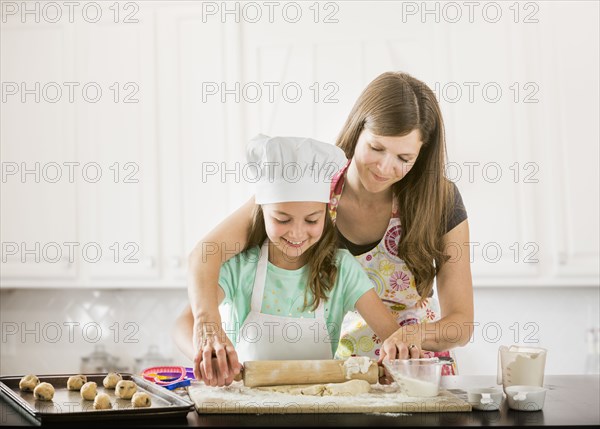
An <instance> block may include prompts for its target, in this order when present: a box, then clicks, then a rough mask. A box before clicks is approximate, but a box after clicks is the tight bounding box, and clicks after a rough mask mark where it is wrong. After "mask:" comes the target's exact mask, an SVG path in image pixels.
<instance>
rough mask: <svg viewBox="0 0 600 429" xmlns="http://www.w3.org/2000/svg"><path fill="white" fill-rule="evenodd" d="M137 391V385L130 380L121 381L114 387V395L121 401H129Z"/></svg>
mask: <svg viewBox="0 0 600 429" xmlns="http://www.w3.org/2000/svg"><path fill="white" fill-rule="evenodd" d="M136 391H137V384H135V382H134V381H131V380H121V381H119V382H118V383H117V386H116V387H115V395H116V396H117V398H121V399H131V397H132V396H133V394H134V393H135V392H136Z"/></svg>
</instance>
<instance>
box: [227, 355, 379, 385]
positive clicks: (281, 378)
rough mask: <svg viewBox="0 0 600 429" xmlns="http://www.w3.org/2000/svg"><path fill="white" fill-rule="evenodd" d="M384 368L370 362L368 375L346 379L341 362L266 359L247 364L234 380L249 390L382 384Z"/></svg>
mask: <svg viewBox="0 0 600 429" xmlns="http://www.w3.org/2000/svg"><path fill="white" fill-rule="evenodd" d="M382 375H383V368H380V367H379V366H378V365H377V362H376V361H373V360H372V361H371V366H369V370H368V372H366V373H360V372H359V373H354V374H351V375H350V378H346V369H345V368H344V361H342V360H335V359H331V360H263V361H246V362H244V368H243V370H242V372H241V373H240V375H238V376H236V378H235V380H237V381H240V380H243V381H244V386H246V387H260V386H282V385H285V384H320V383H343V382H345V381H348V380H366V381H368V382H369V383H371V384H375V383H377V382H378V381H379V377H380V376H382Z"/></svg>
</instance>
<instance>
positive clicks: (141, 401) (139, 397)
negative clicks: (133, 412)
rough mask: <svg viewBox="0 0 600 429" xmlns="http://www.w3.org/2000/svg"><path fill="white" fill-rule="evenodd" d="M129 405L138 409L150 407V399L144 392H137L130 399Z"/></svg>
mask: <svg viewBox="0 0 600 429" xmlns="http://www.w3.org/2000/svg"><path fill="white" fill-rule="evenodd" d="M131 405H132V406H134V407H136V408H138V407H150V406H151V405H152V399H150V395H148V394H147V393H146V392H137V393H135V394H134V395H133V396H132V397H131Z"/></svg>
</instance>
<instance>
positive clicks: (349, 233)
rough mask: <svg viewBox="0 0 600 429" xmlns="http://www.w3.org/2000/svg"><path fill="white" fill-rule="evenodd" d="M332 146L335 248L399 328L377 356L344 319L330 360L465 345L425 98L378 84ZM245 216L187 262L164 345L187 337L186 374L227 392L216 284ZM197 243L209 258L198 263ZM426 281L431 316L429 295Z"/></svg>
mask: <svg viewBox="0 0 600 429" xmlns="http://www.w3.org/2000/svg"><path fill="white" fill-rule="evenodd" d="M337 146H339V147H341V148H342V149H343V150H344V152H345V153H346V156H347V157H348V158H349V159H350V161H349V163H348V165H347V166H346V167H345V168H344V169H342V171H341V173H340V174H338V175H337V177H336V178H335V180H334V183H332V199H331V201H330V214H331V216H332V219H333V220H334V221H335V224H336V228H337V230H338V233H339V238H340V243H342V245H343V246H345V247H346V248H348V250H350V252H351V253H352V254H353V255H354V256H355V257H356V258H357V259H358V261H359V262H361V264H362V265H363V267H364V268H365V270H366V271H367V274H368V275H369V276H370V278H371V280H372V281H373V282H374V283H375V289H376V291H377V292H378V294H379V296H380V297H381V298H382V300H384V302H385V303H387V304H388V307H389V308H390V311H392V313H393V314H394V315H395V316H396V318H397V321H398V324H399V325H400V328H399V329H398V330H397V331H396V332H395V333H394V334H393V335H391V336H390V337H389V338H387V339H386V340H385V341H384V342H383V343H382V344H381V345H379V344H378V342H380V340H379V339H378V338H377V336H375V335H374V334H371V333H370V332H369V331H368V328H367V327H366V326H365V324H364V322H362V320H361V319H359V318H357V317H355V318H354V319H350V320H349V321H348V322H347V323H346V322H345V323H344V327H343V329H342V335H343V337H342V339H341V340H340V348H339V350H338V355H340V356H344V355H347V354H348V353H349V352H352V351H354V353H356V354H361V355H363V354H364V355H372V356H377V355H379V358H380V359H383V358H384V357H386V356H387V357H390V358H394V357H399V358H407V357H411V358H416V357H419V356H422V355H423V353H424V350H428V351H432V352H442V351H447V350H449V349H451V348H454V347H457V346H462V345H465V344H466V343H467V342H468V341H469V339H470V337H471V333H472V329H471V327H472V326H473V290H472V280H471V271H470V263H469V258H468V256H467V255H469V248H468V242H469V227H468V221H467V219H466V211H465V210H464V207H463V205H462V200H461V198H460V195H459V193H458V190H457V189H456V188H455V186H454V185H453V184H452V183H451V182H449V181H448V180H447V179H445V177H444V165H445V141H444V126H443V120H442V115H441V112H440V109H439V106H438V103H437V100H436V99H435V95H434V94H433V92H432V91H431V90H430V89H429V88H428V87H427V86H426V85H425V84H424V83H423V82H421V81H419V80H417V79H415V78H413V77H411V76H410V75H408V74H405V73H392V72H390V73H384V74H382V75H380V76H378V77H377V78H376V79H375V80H373V81H372V82H371V83H370V84H369V85H368V86H367V88H365V90H364V91H363V93H362V94H361V95H360V97H359V98H358V100H357V102H356V104H355V106H354V108H353V109H352V111H351V113H350V115H349V117H348V119H347V121H346V123H345V125H344V127H343V129H342V132H341V133H340V136H339V137H338V141H337ZM253 207H254V199H253V198H252V199H250V201H248V202H247V203H246V204H245V205H243V206H242V207H240V208H239V209H238V210H237V211H236V212H234V213H233V214H232V215H230V216H229V217H228V218H227V219H226V220H225V221H224V222H222V223H221V224H220V225H218V226H217V227H216V228H215V229H213V231H211V232H210V233H209V234H208V235H207V236H206V237H204V239H203V240H202V241H201V242H199V243H198V245H197V246H196V248H195V249H194V251H193V252H192V253H191V254H190V258H189V269H190V276H191V279H190V282H189V287H188V294H189V298H190V304H191V308H187V309H186V310H185V311H184V313H183V314H182V315H181V316H180V318H179V319H178V321H177V325H176V331H175V335H177V336H180V337H182V338H188V339H189V338H190V337H192V338H193V340H192V345H191V347H193V349H194V351H195V353H196V358H195V361H194V366H195V368H196V370H197V375H200V376H201V377H202V379H203V380H204V381H205V382H207V383H208V384H211V385H223V384H230V383H231V381H232V380H233V377H234V375H236V374H238V373H239V370H240V368H239V362H238V359H237V354H236V353H235V350H234V349H233V347H232V345H231V343H230V342H229V341H228V339H227V337H226V336H225V335H224V333H223V330H222V328H221V319H220V315H219V312H218V300H217V289H218V286H217V284H218V277H219V269H220V266H221V264H222V263H223V262H225V261H226V260H227V259H229V258H230V257H232V256H234V253H233V252H232V249H237V252H235V253H239V251H240V250H241V249H242V248H244V246H245V243H246V241H247V239H248V229H249V226H250V224H251V221H252V210H253ZM208 243H210V245H211V250H212V249H214V246H217V247H218V248H219V249H220V252H218V253H216V254H215V253H214V252H211V254H208V253H207V252H205V251H204V249H205V247H206V245H207V244H208ZM434 279H435V280H436V286H437V297H438V299H439V308H440V309H441V310H439V309H438V305H437V302H436V300H435V299H434V298H432V296H431V294H432V290H433V281H434ZM363 338H365V339H363ZM369 339H370V341H369ZM188 341H189V340H188ZM351 347H352V349H351Z"/></svg>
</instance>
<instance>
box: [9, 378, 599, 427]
mask: <svg viewBox="0 0 600 429" xmlns="http://www.w3.org/2000/svg"><path fill="white" fill-rule="evenodd" d="M495 381H496V380H495V377H492V376H457V377H443V382H442V383H443V387H444V388H446V389H449V390H451V391H452V392H453V393H455V394H458V395H461V394H464V392H463V391H464V390H465V389H467V388H469V387H494V386H496V384H495ZM544 386H545V387H547V388H548V389H549V391H548V392H547V393H546V401H545V404H544V409H543V410H541V411H534V412H525V411H514V410H511V409H509V408H508V403H507V401H506V399H505V400H504V401H503V403H502V406H501V408H500V410H498V411H477V410H473V411H472V412H470V413H413V414H410V415H397V414H393V413H389V414H261V415H248V414H205V415H199V414H197V413H196V412H195V411H193V412H190V413H189V414H188V415H187V418H185V419H184V418H181V419H177V420H172V419H171V420H167V419H161V420H139V421H137V420H133V421H127V422H125V421H122V422H115V425H118V424H122V425H127V426H128V427H140V426H152V427H186V426H188V427H189V426H261V427H274V426H288V427H299V426H348V427H358V426H370V427H379V426H592V425H600V375H597V374H595V375H554V376H552V375H549V376H546V378H545V380H544ZM35 424H36V422H34V421H30V420H26V419H25V418H24V417H23V416H22V415H21V414H19V413H18V412H17V411H16V410H15V409H14V408H13V407H12V405H11V404H9V403H7V401H6V399H5V398H3V397H2V398H0V426H33V425H35ZM78 424H79V425H81V424H82V422H79V423H78ZM83 424H84V425H85V426H86V427H88V426H90V425H89V424H88V422H85V423H83ZM62 425H64V423H63V424H62ZM115 425H113V424H112V422H108V421H104V422H102V424H101V426H103V427H112V426H115Z"/></svg>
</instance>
